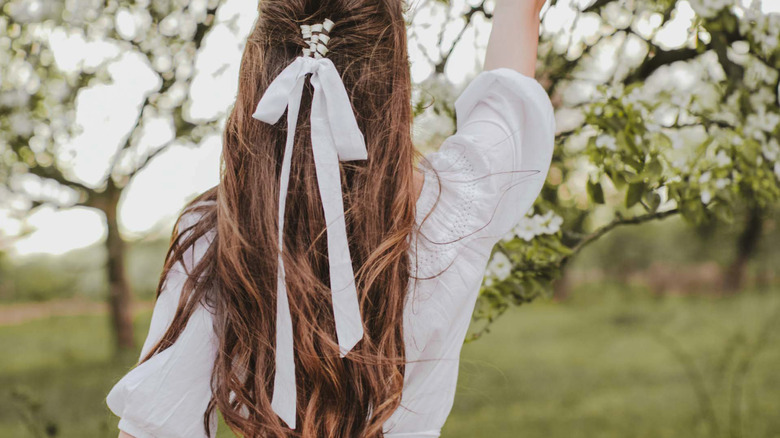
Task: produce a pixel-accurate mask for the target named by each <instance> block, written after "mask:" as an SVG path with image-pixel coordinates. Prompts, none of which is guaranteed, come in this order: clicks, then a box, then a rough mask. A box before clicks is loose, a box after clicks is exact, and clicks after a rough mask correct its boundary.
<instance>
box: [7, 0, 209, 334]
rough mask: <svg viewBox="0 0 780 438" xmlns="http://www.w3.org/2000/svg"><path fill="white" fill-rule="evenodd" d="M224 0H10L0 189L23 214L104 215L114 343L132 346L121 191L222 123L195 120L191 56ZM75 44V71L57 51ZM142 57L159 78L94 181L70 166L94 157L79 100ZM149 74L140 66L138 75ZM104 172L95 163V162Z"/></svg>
mask: <svg viewBox="0 0 780 438" xmlns="http://www.w3.org/2000/svg"><path fill="white" fill-rule="evenodd" d="M218 5H219V1H213V0H191V1H190V0H152V1H146V2H135V1H132V2H131V1H114V0H112V1H105V2H104V1H97V0H90V1H83V2H51V1H43V0H33V1H30V0H12V1H8V2H4V4H3V5H2V6H0V8H1V9H0V46H2V50H0V77H2V85H0V115H1V116H2V117H1V118H0V184H2V185H3V187H2V192H0V194H1V195H2V196H3V198H5V199H4V201H3V206H4V208H12V209H14V210H15V211H17V212H18V211H25V210H30V209H33V208H35V207H36V206H38V205H41V204H47V205H54V206H56V207H61V208H68V207H73V206H83V207H90V208H94V209H97V210H99V211H101V212H102V213H103V215H104V217H105V224H106V229H107V237H106V239H105V243H104V245H105V249H106V253H107V264H106V275H107V279H108V285H109V304H110V311H111V317H112V324H113V328H114V331H115V335H116V344H117V346H118V347H119V348H120V349H126V348H133V347H134V340H133V327H132V314H131V307H130V304H131V290H130V284H129V279H128V276H127V273H126V268H125V263H126V260H125V258H126V257H125V253H126V249H125V241H124V239H123V238H122V234H121V232H120V229H119V220H118V217H117V212H118V206H119V201H120V198H121V196H122V193H123V190H124V189H125V188H126V187H127V186H128V184H129V183H130V182H131V181H132V179H133V178H134V177H135V176H136V175H137V174H138V173H139V172H140V171H141V170H142V169H144V167H145V166H146V165H147V164H148V163H149V162H150V161H151V160H152V159H154V157H155V156H157V155H158V154H160V153H161V152H163V151H164V150H166V148H168V147H169V146H170V145H173V144H180V143H192V144H197V143H198V142H199V141H200V139H202V138H203V137H204V136H205V135H207V134H209V133H212V132H214V131H215V130H216V129H217V128H218V123H217V121H206V122H195V121H192V120H189V119H188V118H187V114H186V111H185V109H186V108H187V105H188V100H189V91H190V86H191V83H192V79H193V76H194V70H195V68H194V67H195V59H196V56H197V55H198V53H199V50H200V49H201V47H202V45H203V42H204V39H205V37H206V36H207V34H208V33H209V31H210V30H211V29H212V28H213V26H214V23H215V14H216V11H217V7H218ZM68 38H75V39H77V40H79V41H81V43H82V47H83V51H85V52H90V51H96V52H106V53H108V55H106V56H99V55H97V54H91V53H79V54H78V55H81V57H82V59H81V61H80V63H79V65H77V66H76V67H75V68H73V66H70V67H71V68H69V69H65V68H63V67H62V66H61V65H60V61H59V59H58V58H57V56H58V53H57V52H56V51H55V50H54V49H53V46H54V45H56V44H57V43H61V42H62V40H63V39H68ZM127 57H134V58H135V59H137V60H138V61H139V62H138V63H139V64H142V65H144V66H145V70H146V71H148V74H147V76H151V77H152V79H153V80H152V83H155V85H153V86H151V87H150V88H149V89H148V90H146V91H144V92H143V93H142V95H139V96H136V97H137V98H136V100H135V102H136V104H137V106H136V108H135V109H134V111H135V118H134V120H133V121H132V122H131V123H130V124H129V126H127V130H126V132H123V133H121V134H122V135H121V139H120V141H119V142H118V144H106V145H105V148H112V150H111V156H112V158H111V159H110V160H109V162H108V163H107V165H106V167H105V169H104V174H103V177H102V178H99V181H97V182H86V181H84V180H82V179H80V178H79V176H78V175H77V172H75V171H74V159H75V158H81V155H84V154H88V153H89V151H85V150H84V148H83V147H82V145H80V144H75V145H73V146H72V147H71V148H66V147H65V145H66V144H68V143H69V142H72V141H77V140H78V139H79V137H78V134H79V133H80V130H79V129H78V128H77V127H76V124H75V123H74V122H75V121H76V115H77V110H78V108H79V98H80V97H81V96H83V95H84V93H85V92H88V91H89V90H90V89H92V90H94V89H95V87H99V86H101V85H105V84H110V83H111V81H112V80H114V78H115V76H116V75H117V74H121V73H122V71H117V70H121V68H122V67H120V66H121V65H126V64H120V61H122V60H123V59H125V60H126V59H127ZM142 70H143V69H142ZM153 124H154V125H156V126H158V127H159V126H160V125H161V124H162V125H164V126H166V127H168V130H169V131H170V135H169V136H168V138H167V139H166V140H165V141H162V142H155V143H153V144H150V141H149V140H147V139H145V133H147V131H148V128H149V127H150V126H151V125H153ZM91 164H96V165H97V166H100V164H99V163H91Z"/></svg>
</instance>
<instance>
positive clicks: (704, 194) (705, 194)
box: [701, 190, 712, 205]
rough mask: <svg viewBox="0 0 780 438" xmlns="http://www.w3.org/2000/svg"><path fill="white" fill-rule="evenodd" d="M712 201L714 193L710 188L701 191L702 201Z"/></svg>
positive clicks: (705, 202)
mask: <svg viewBox="0 0 780 438" xmlns="http://www.w3.org/2000/svg"><path fill="white" fill-rule="evenodd" d="M710 201H712V193H710V191H709V190H702V191H701V203H702V204H704V205H707V204H709V203H710Z"/></svg>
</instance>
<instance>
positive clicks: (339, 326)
mask: <svg viewBox="0 0 780 438" xmlns="http://www.w3.org/2000/svg"><path fill="white" fill-rule="evenodd" d="M330 27H332V22H330V21H326V22H325V23H324V26H323V25H315V26H311V27H310V28H309V29H306V28H305V27H303V29H302V30H303V33H304V36H307V34H308V35H309V36H311V28H314V29H315V30H320V29H323V28H324V29H325V30H330ZM307 30H308V32H307ZM315 36H316V35H315ZM322 36H325V37H326V39H325V40H324V41H325V43H327V36H326V35H320V39H319V42H317V41H315V42H314V44H313V45H312V44H311V43H312V42H311V41H309V43H310V46H311V47H312V48H313V49H314V51H312V50H311V49H307V50H306V51H305V52H304V56H300V57H298V58H296V59H295V60H294V61H293V62H292V63H291V64H290V65H288V66H287V67H286V68H285V69H284V70H283V71H282V72H281V73H280V74H279V76H277V77H276V78H275V79H274V80H273V82H271V84H270V85H269V86H268V89H267V90H266V91H265V94H264V95H263V97H262V98H261V99H260V102H259V103H258V104H257V109H256V110H255V112H254V114H253V115H252V117H254V118H255V119H257V120H260V121H263V122H265V123H269V124H275V123H277V122H278V121H279V119H280V118H281V117H282V115H283V114H284V111H285V109H287V144H286V146H285V149H284V158H283V161H282V173H281V177H280V178H281V180H280V184H279V185H280V188H279V236H278V243H279V260H278V263H279V264H278V275H277V281H276V300H277V301H276V358H275V360H276V372H275V376H274V391H273V395H272V399H271V407H272V408H273V410H274V412H276V414H277V415H279V417H280V418H281V419H282V420H284V422H285V423H287V425H288V426H289V427H290V428H291V429H295V413H296V387H295V361H294V351H293V325H292V318H291V316H290V306H289V302H288V299H287V287H286V284H285V272H284V265H283V262H282V256H281V252H282V236H283V230H284V208H285V201H286V198H287V190H288V186H289V178H290V162H291V158H292V148H293V145H294V140H295V130H296V126H297V122H298V112H299V110H300V106H301V96H302V95H303V85H304V82H305V80H306V76H307V75H308V74H311V83H312V85H313V86H314V97H313V100H312V105H311V143H312V152H313V154H314V163H315V169H316V172H317V182H318V185H319V191H320V197H321V198H322V207H323V210H324V213H325V222H326V227H327V239H328V240H327V242H328V259H329V264H330V288H331V291H332V298H333V316H334V319H335V322H336V335H337V337H338V344H339V353H340V355H341V357H344V356H346V355H347V353H349V352H350V351H351V350H352V347H354V346H355V344H356V343H357V342H358V341H360V340H361V339H362V338H363V323H362V319H361V315H360V306H359V303H358V295H357V289H356V287H355V275H354V272H353V270H352V259H351V257H350V254H349V245H348V242H347V229H346V224H345V222H344V201H343V199H342V196H341V175H340V172H339V160H341V161H352V160H365V159H367V158H368V154H367V151H366V144H365V140H364V138H363V134H362V133H361V132H360V128H359V127H358V124H357V121H356V120H355V114H354V113H353V111H352V105H351V103H350V101H349V96H348V95H347V90H346V89H345V88H344V83H343V82H342V80H341V75H339V73H338V71H337V70H336V66H335V65H333V62H332V61H331V60H330V59H327V58H324V57H321V56H319V57H318V58H313V57H310V56H309V55H310V54H312V53H318V54H320V55H325V54H327V48H326V47H325V48H324V50H323V47H324V44H323V43H322V39H321V37H322ZM323 52H325V53H323Z"/></svg>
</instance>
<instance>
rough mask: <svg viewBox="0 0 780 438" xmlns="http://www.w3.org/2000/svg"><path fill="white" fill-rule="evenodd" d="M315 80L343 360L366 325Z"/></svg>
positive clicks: (319, 161)
mask: <svg viewBox="0 0 780 438" xmlns="http://www.w3.org/2000/svg"><path fill="white" fill-rule="evenodd" d="M318 73H319V72H318ZM316 76H317V75H316V74H315V75H314V77H313V79H314V80H313V81H312V82H313V84H314V87H315V91H314V99H313V101H312V119H311V137H312V151H313V153H314V164H315V169H316V172H317V185H318V186H319V191H320V198H321V199H322V208H323V212H324V214H325V224H326V227H327V239H328V263H329V265H330V286H331V293H332V300H333V317H334V320H335V323H336V336H337V338H338V343H339V354H340V355H341V357H344V356H346V355H347V353H349V351H351V350H352V348H353V347H354V346H355V344H357V342H358V341H360V340H361V339H362V338H363V323H362V319H361V315H360V304H359V302H358V294H357V288H356V287H355V274H354V271H353V269H352V259H351V257H350V254H349V241H348V239H347V226H346V222H345V218H344V200H343V198H342V195H341V173H340V171H339V157H338V152H337V150H336V145H335V144H334V142H333V138H334V137H333V134H332V132H331V130H330V127H329V125H328V119H326V115H327V108H326V102H325V98H326V96H324V95H322V94H323V90H322V87H321V86H320V83H319V78H317V77H316ZM350 110H351V108H350Z"/></svg>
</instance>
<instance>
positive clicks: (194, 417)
mask: <svg viewBox="0 0 780 438" xmlns="http://www.w3.org/2000/svg"><path fill="white" fill-rule="evenodd" d="M195 220H197V217H196V216H195V215H194V213H187V214H185V217H183V218H182V220H181V222H180V228H181V229H186V227H187V226H189V225H192V224H193V223H194V222H193V221H195ZM210 239H213V236H210V235H209V234H207V235H205V236H203V237H202V238H201V239H199V240H198V241H197V242H195V245H194V247H192V248H190V249H188V250H187V252H186V253H185V254H184V260H185V264H186V265H190V266H191V263H192V262H194V261H195V260H197V259H198V258H199V257H202V255H203V253H204V252H205V251H206V249H207V248H208V245H209V244H210V242H209V240H210ZM190 266H187V267H188V268H189V267H190ZM186 278H187V276H186V274H185V270H184V267H183V266H182V265H181V263H179V264H177V265H175V266H174V267H173V268H172V269H171V270H170V271H169V274H168V277H167V280H166V283H165V285H164V288H163V290H162V292H161V293H160V296H159V297H158V299H157V302H156V303H155V306H154V310H153V313H152V321H151V324H150V326H149V334H148V336H147V338H146V341H145V342H144V345H143V348H142V350H141V357H143V356H145V355H146V354H147V353H148V352H149V351H150V350H151V348H152V347H153V346H154V345H155V344H156V343H157V341H158V340H159V339H160V338H161V337H162V336H163V334H164V333H165V331H166V330H167V328H168V326H169V325H170V323H171V321H172V320H173V317H174V314H175V313H176V309H177V307H178V303H179V296H180V294H181V289H182V286H183V284H184V282H185V280H186ZM216 352H217V341H216V338H215V334H214V329H213V326H212V315H211V313H210V311H209V309H207V308H206V307H204V306H203V305H202V304H201V305H199V306H198V307H197V308H196V310H195V311H194V313H193V314H192V316H191V317H190V319H189V320H188V322H187V325H186V327H185V328H184V330H183V331H182V333H181V334H180V335H179V337H178V339H177V340H176V341H175V342H174V343H173V345H171V346H170V347H168V348H167V349H165V350H163V351H162V352H160V353H158V354H156V355H155V356H153V357H151V358H150V359H149V360H147V361H146V362H144V363H142V364H140V365H137V366H136V367H135V368H133V369H132V370H131V371H130V372H128V373H127V374H126V375H125V376H124V377H122V379H121V380H119V382H117V383H116V385H115V386H114V387H113V388H112V389H111V391H110V392H109V394H108V396H107V397H106V403H107V404H108V407H109V408H110V409H111V411H113V412H114V414H116V415H117V416H119V417H120V421H119V429H121V430H123V431H125V432H126V433H128V434H130V435H132V436H134V437H136V438H163V437H164V438H193V437H208V436H214V433H215V432H216V420H217V418H216V415H212V416H211V418H210V428H211V432H210V433H209V434H208V435H207V434H206V431H205V429H204V427H203V415H204V413H205V411H206V408H207V406H208V403H209V400H210V399H211V386H210V382H211V370H212V367H213V363H214V359H215V356H216Z"/></svg>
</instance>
